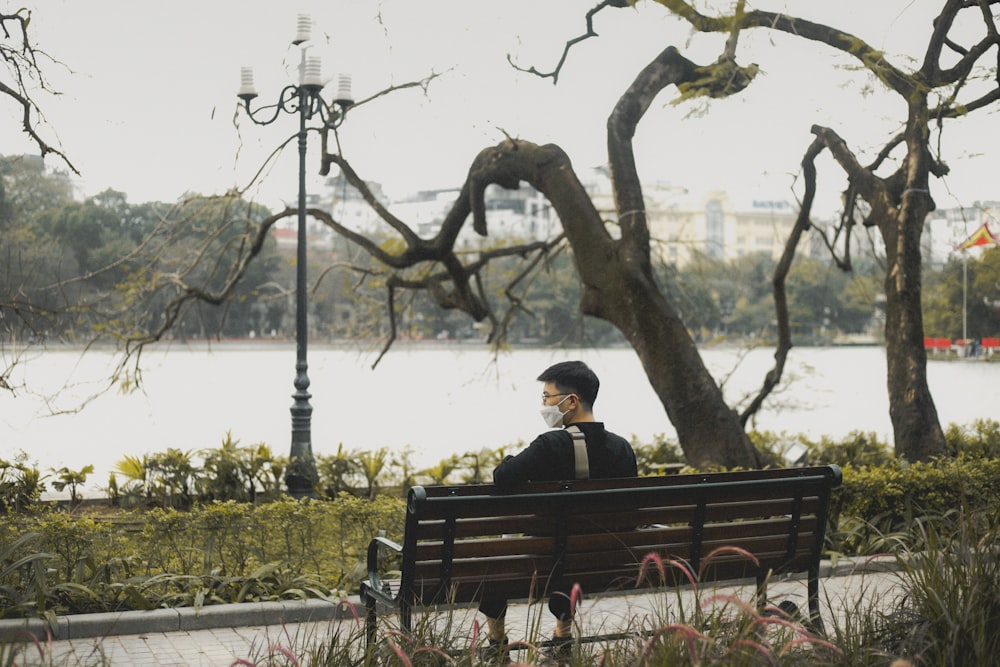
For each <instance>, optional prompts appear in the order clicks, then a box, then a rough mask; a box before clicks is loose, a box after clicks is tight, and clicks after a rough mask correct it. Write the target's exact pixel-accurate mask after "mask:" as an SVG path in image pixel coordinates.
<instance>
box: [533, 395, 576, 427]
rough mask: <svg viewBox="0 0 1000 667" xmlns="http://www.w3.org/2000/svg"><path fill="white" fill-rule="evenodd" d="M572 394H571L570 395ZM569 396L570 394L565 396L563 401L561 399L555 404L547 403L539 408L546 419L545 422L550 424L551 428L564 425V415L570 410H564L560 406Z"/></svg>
mask: <svg viewBox="0 0 1000 667" xmlns="http://www.w3.org/2000/svg"><path fill="white" fill-rule="evenodd" d="M571 395H572V394H570V396H571ZM567 398H569V396H565V397H564V398H563V400H562V401H559V402H558V403H556V404H555V405H546V406H543V407H542V409H541V410H539V412H540V413H541V415H542V419H544V420H545V423H546V424H548V427H549V428H559V427H560V426H562V421H563V417H565V416H566V412H569V410H567V411H566V412H563V411H561V410H560V409H559V406H560V405H562V404H563V401H565V400H566V399H567Z"/></svg>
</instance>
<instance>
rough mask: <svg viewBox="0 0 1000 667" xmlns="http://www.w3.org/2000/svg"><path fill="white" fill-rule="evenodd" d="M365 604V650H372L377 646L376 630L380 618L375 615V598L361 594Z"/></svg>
mask: <svg viewBox="0 0 1000 667" xmlns="http://www.w3.org/2000/svg"><path fill="white" fill-rule="evenodd" d="M361 594H362V597H364V602H365V649H367V650H369V651H370V650H371V648H372V646H374V644H375V630H376V627H377V625H378V617H377V616H376V614H375V596H373V595H365V592H364V591H362V592H361Z"/></svg>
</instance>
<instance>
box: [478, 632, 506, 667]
mask: <svg viewBox="0 0 1000 667" xmlns="http://www.w3.org/2000/svg"><path fill="white" fill-rule="evenodd" d="M487 639H488V642H487V644H486V646H484V647H483V648H481V649H479V659H480V660H482V661H483V662H484V663H486V664H489V665H506V664H508V663H509V662H510V653H509V652H508V651H507V638H506V637H504V638H503V639H489V638H487Z"/></svg>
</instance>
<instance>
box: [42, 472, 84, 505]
mask: <svg viewBox="0 0 1000 667" xmlns="http://www.w3.org/2000/svg"><path fill="white" fill-rule="evenodd" d="M52 472H53V473H54V474H55V476H56V478H55V479H54V480H53V481H52V488H53V489H55V490H56V491H62V490H63V489H67V488H68V489H69V501H70V505H76V504H78V503H79V502H80V496H79V494H78V493H77V489H79V488H80V487H81V486H83V485H84V484H86V483H87V476H88V475H90V474H91V473H93V472H94V466H92V465H85V466H83V467H82V468H80V469H79V470H70V469H69V468H67V467H66V466H63V467H62V468H59V469H58V470H53V471H52Z"/></svg>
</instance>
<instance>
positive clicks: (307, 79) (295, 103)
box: [237, 14, 354, 498]
mask: <svg viewBox="0 0 1000 667" xmlns="http://www.w3.org/2000/svg"><path fill="white" fill-rule="evenodd" d="M311 31H312V20H311V19H310V17H309V16H308V15H305V14H300V15H299V17H298V31H297V34H296V36H295V40H293V42H292V43H293V44H295V45H297V46H299V47H301V50H302V59H301V64H300V65H299V83H298V85H288V86H285V87H284V89H282V91H281V93H280V94H279V95H278V101H277V103H276V104H273V105H270V106H260V107H257V109H251V108H250V103H251V102H252V101H253V99H254V98H256V97H257V91H256V90H255V89H254V81H253V78H254V77H253V68H250V67H243V68H242V69H241V72H240V90H239V93H237V96H238V97H239V98H240V99H241V100H242V101H243V107H244V109H245V110H246V112H247V115H248V116H249V117H250V119H251V120H252V121H253V122H254V123H256V124H257V125H270V124H271V123H273V122H274V121H275V120H277V118H278V116H280V115H281V113H282V112H284V113H288V114H298V116H299V132H298V146H299V199H298V239H297V243H296V267H295V269H296V270H295V381H294V385H295V393H294V394H292V398H293V399H294V402H293V403H292V407H291V413H292V445H291V451H290V453H289V462H288V470H287V472H286V473H285V484H286V485H287V487H288V493H289V494H290V495H291V496H293V497H295V498H302V497H306V496H314V495H315V494H316V491H315V489H316V482H317V480H318V478H319V476H318V474H317V472H316V461H315V459H314V458H313V451H312V405H310V403H309V399H310V398H312V395H311V394H310V393H309V373H308V370H309V364H308V361H307V356H308V355H307V350H308V344H309V329H308V306H309V301H308V285H307V280H308V276H307V274H306V261H307V254H306V251H307V245H306V139H307V136H308V133H309V121H311V120H313V119H314V118H315V119H318V120H319V121H320V122H321V123H322V126H323V127H327V128H334V129H335V128H337V127H339V126H340V124H341V123H343V122H344V117H345V115H346V114H347V110H348V109H349V108H350V107H351V105H352V104H353V103H354V101H353V99H352V96H351V79H350V77H349V76H347V75H341V76H340V78H339V80H338V84H337V96H336V98H335V99H334V100H333V101H332V102H330V103H327V102H326V101H324V100H323V98H322V96H321V95H320V93H321V91H322V90H323V85H324V84H323V80H322V73H321V62H320V59H319V58H317V57H312V56H308V45H304V43H305V42H308V41H309V38H310V33H311Z"/></svg>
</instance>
